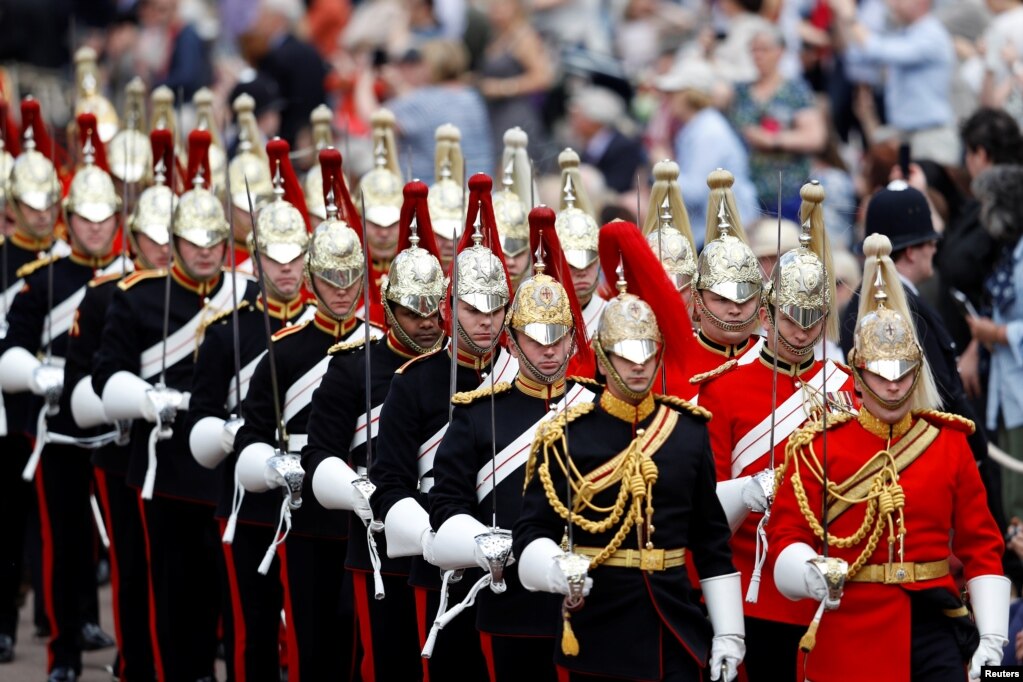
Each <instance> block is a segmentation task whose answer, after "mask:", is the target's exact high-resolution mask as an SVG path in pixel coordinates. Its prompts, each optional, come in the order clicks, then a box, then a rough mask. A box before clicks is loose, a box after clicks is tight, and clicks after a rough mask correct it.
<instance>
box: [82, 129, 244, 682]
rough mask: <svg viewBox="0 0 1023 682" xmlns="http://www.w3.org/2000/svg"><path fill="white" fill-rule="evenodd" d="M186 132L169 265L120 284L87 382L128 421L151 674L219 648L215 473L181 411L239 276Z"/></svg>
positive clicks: (205, 167)
mask: <svg viewBox="0 0 1023 682" xmlns="http://www.w3.org/2000/svg"><path fill="white" fill-rule="evenodd" d="M188 142H189V155H188V176H189V178H190V181H191V183H192V189H191V190H189V191H188V192H186V193H185V194H183V195H182V196H181V198H180V199H179V200H177V201H176V202H175V203H176V206H175V208H174V213H173V218H172V229H171V248H172V253H173V260H172V263H171V266H170V268H169V270H144V271H141V272H137V273H135V274H134V275H132V276H130V277H128V278H126V279H125V280H124V281H123V282H121V283H120V284H119V285H118V291H117V292H116V293H115V294H114V298H113V300H112V302H111V304H110V308H109V310H108V311H107V319H106V323H105V325H104V328H103V337H102V343H101V345H100V350H99V352H98V353H97V355H96V359H95V361H94V363H93V374H92V383H93V388H94V389H95V390H96V394H97V395H99V396H101V397H102V400H103V408H104V411H105V412H106V415H107V417H108V418H110V419H133V420H135V423H134V424H133V426H132V432H131V454H130V457H129V462H128V475H127V482H128V485H130V486H131V487H133V488H136V489H139V490H140V497H141V500H140V502H139V505H140V508H141V510H142V520H143V529H144V531H145V538H146V550H147V556H148V559H149V580H150V586H151V604H152V605H153V609H154V610H153V614H152V616H151V633H152V640H153V644H154V662H155V665H156V672H157V679H158V680H187V681H189V682H191V681H192V680H206V679H212V675H213V660H214V655H215V652H216V644H217V634H216V629H217V616H218V612H219V611H218V604H219V594H218V591H217V583H216V581H215V580H213V579H211V577H212V576H214V575H216V573H215V572H216V551H217V548H216V543H217V534H216V526H215V524H214V521H213V505H214V504H215V503H216V494H217V479H216V476H215V474H214V473H213V472H210V471H207V470H206V469H203V468H202V467H200V466H199V465H198V464H197V463H196V462H195V460H193V459H192V458H191V457H189V456H188V438H187V436H188V431H187V430H186V429H185V428H184V424H183V423H182V422H184V419H185V417H184V415H182V414H180V413H181V412H182V411H185V410H187V407H188V401H187V392H188V389H189V388H191V383H192V373H193V368H194V364H195V361H194V358H195V351H196V347H197V345H198V339H199V334H200V332H201V330H202V328H203V326H204V324H205V323H206V322H207V321H209V320H210V319H211V318H213V317H214V316H216V315H217V314H218V313H220V312H222V311H224V310H226V309H227V308H228V307H229V305H230V302H231V292H232V291H233V290H234V289H235V287H236V286H238V285H232V284H231V283H228V282H226V280H225V278H224V277H223V276H222V265H223V260H224V251H225V242H226V240H227V236H228V225H227V221H226V220H225V219H224V212H223V208H222V207H221V204H220V202H219V201H218V200H217V198H216V197H215V196H214V195H213V194H212V193H211V192H210V191H209V190H208V189H206V183H207V182H208V178H209V177H210V169H209V162H208V157H207V150H208V148H209V143H210V136H209V133H208V132H207V131H202V130H195V131H193V132H192V133H191V134H190V135H189V140H188ZM172 184H173V183H172ZM232 276H234V275H232ZM179 418H180V421H178V420H179ZM175 422H177V423H175Z"/></svg>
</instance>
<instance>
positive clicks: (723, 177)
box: [673, 168, 764, 397]
mask: <svg viewBox="0 0 1023 682" xmlns="http://www.w3.org/2000/svg"><path fill="white" fill-rule="evenodd" d="M734 181H735V178H734V177H733V176H732V174H731V173H729V172H728V171H726V170H721V169H720V168H719V169H718V170H716V171H713V172H712V173H711V174H710V175H708V176H707V185H708V186H709V187H710V199H709V200H708V202H707V238H706V242H705V244H704V247H703V251H701V252H700V257H699V259H698V260H697V263H696V281H695V282H694V283H693V301H694V303H695V305H694V309H695V318H696V320H697V324H698V325H699V328H698V329H697V331H696V339H697V341H698V343H697V344H694V345H693V347H692V352H691V353H689V355H688V357H687V358H686V365H685V367H686V370H685V373H686V375H687V377H686V378H689V377H695V376H697V375H700V374H703V373H704V372H709V371H711V370H713V369H717V368H718V367H720V366H721V364H722V363H723V362H725V361H726V360H733V359H734V360H735V361H736V362H738V363H739V364H742V365H744V364H747V363H749V362H753V360H754V359H756V357H757V355H756V352H758V351H759V350H760V344H761V343H763V341H762V340H761V339H760V337H758V336H756V335H754V331H755V330H756V327H757V315H758V313H757V311H758V310H759V309H760V293H761V290H762V289H763V284H764V282H763V275H762V274H761V272H760V265H759V263H758V262H757V258H756V256H754V255H753V252H752V251H751V250H750V248H749V246H748V245H747V244H746V232H745V231H744V230H743V229H742V223H740V222H739V211H738V209H737V208H736V205H735V197H734V196H733V195H732V183H733V182H734ZM751 352H752V353H753V354H752V355H750V353H751ZM673 390H676V391H678V392H679V393H680V395H683V396H686V394H688V396H686V397H692V396H695V395H696V393H697V391H696V388H695V387H693V386H688V387H687V386H684V385H683V386H678V387H675V388H674V389H673Z"/></svg>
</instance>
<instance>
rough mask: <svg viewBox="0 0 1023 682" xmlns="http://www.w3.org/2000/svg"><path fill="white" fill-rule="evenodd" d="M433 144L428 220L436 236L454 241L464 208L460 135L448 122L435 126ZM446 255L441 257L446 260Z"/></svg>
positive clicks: (462, 218) (460, 226) (457, 234)
mask: <svg viewBox="0 0 1023 682" xmlns="http://www.w3.org/2000/svg"><path fill="white" fill-rule="evenodd" d="M434 138H435V140H436V142H437V147H436V151H435V152H434V172H435V175H436V178H435V179H434V183H433V185H432V186H431V187H430V196H429V199H428V201H429V204H430V217H431V218H432V219H433V231H434V233H435V234H436V235H438V236H440V237H443V238H444V239H447V240H448V241H454V240H456V239H458V237H459V235H460V234H461V232H462V221H463V220H464V219H465V209H466V206H465V205H464V204H463V203H462V198H463V191H462V183H463V182H465V160H464V159H463V158H462V147H461V141H462V133H461V132H460V131H459V130H458V128H456V127H455V126H453V125H451V124H450V123H445V124H444V125H442V126H439V127H438V128H437V130H436V132H435V133H434ZM449 258H450V256H449V255H448V254H444V253H442V254H441V259H442V260H445V261H446V260H448V259H449Z"/></svg>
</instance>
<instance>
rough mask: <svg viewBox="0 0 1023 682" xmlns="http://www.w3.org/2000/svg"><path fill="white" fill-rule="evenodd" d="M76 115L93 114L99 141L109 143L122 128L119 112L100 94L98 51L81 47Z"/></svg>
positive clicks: (77, 58) (76, 81)
mask: <svg viewBox="0 0 1023 682" xmlns="http://www.w3.org/2000/svg"><path fill="white" fill-rule="evenodd" d="M75 83H76V86H77V87H76V90H77V93H76V97H75V115H76V116H77V115H78V114H93V115H94V116H95V117H96V125H97V131H98V132H99V139H101V140H102V141H103V142H104V143H107V142H109V141H110V140H112V139H113V138H114V135H115V134H117V129H118V128H119V127H120V124H119V122H118V118H117V110H116V109H114V105H113V104H111V103H110V100H108V99H107V98H106V97H104V96H103V95H101V94H100V92H99V91H100V84H99V69H98V68H97V65H96V50H94V49H92V48H91V47H80V48H78V50H77V51H76V52H75Z"/></svg>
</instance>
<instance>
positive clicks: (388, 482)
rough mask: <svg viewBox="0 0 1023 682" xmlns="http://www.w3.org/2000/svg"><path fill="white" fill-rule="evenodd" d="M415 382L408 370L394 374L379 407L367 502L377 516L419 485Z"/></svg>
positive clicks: (382, 516) (379, 516)
mask: <svg viewBox="0 0 1023 682" xmlns="http://www.w3.org/2000/svg"><path fill="white" fill-rule="evenodd" d="M418 405H419V400H418V399H417V396H416V382H415V381H414V380H413V377H411V376H410V375H408V374H396V375H395V376H394V379H393V380H392V381H391V390H390V391H389V392H388V394H387V399H386V400H385V401H384V405H383V408H382V409H381V411H380V435H379V436H377V440H376V445H377V452H376V461H375V462H374V463H373V471H372V472H370V478H371V479H372V480H373V483H374V484H376V486H377V489H376V493H374V495H373V497H372V499H371V503H372V506H373V513H374V515H375V516H376V518H378V519H384V518H387V512H389V511H390V510H391V507H392V506H394V504H395V503H396V502H398V501H399V500H402V499H404V498H406V497H410V496H413V495H415V494H416V491H417V489H418V486H419V470H418V465H417V461H418V455H419V446H420V443H418V442H417V441H416V435H415V434H416V429H415V428H413V427H414V425H416V424H418V423H419V410H418Z"/></svg>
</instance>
